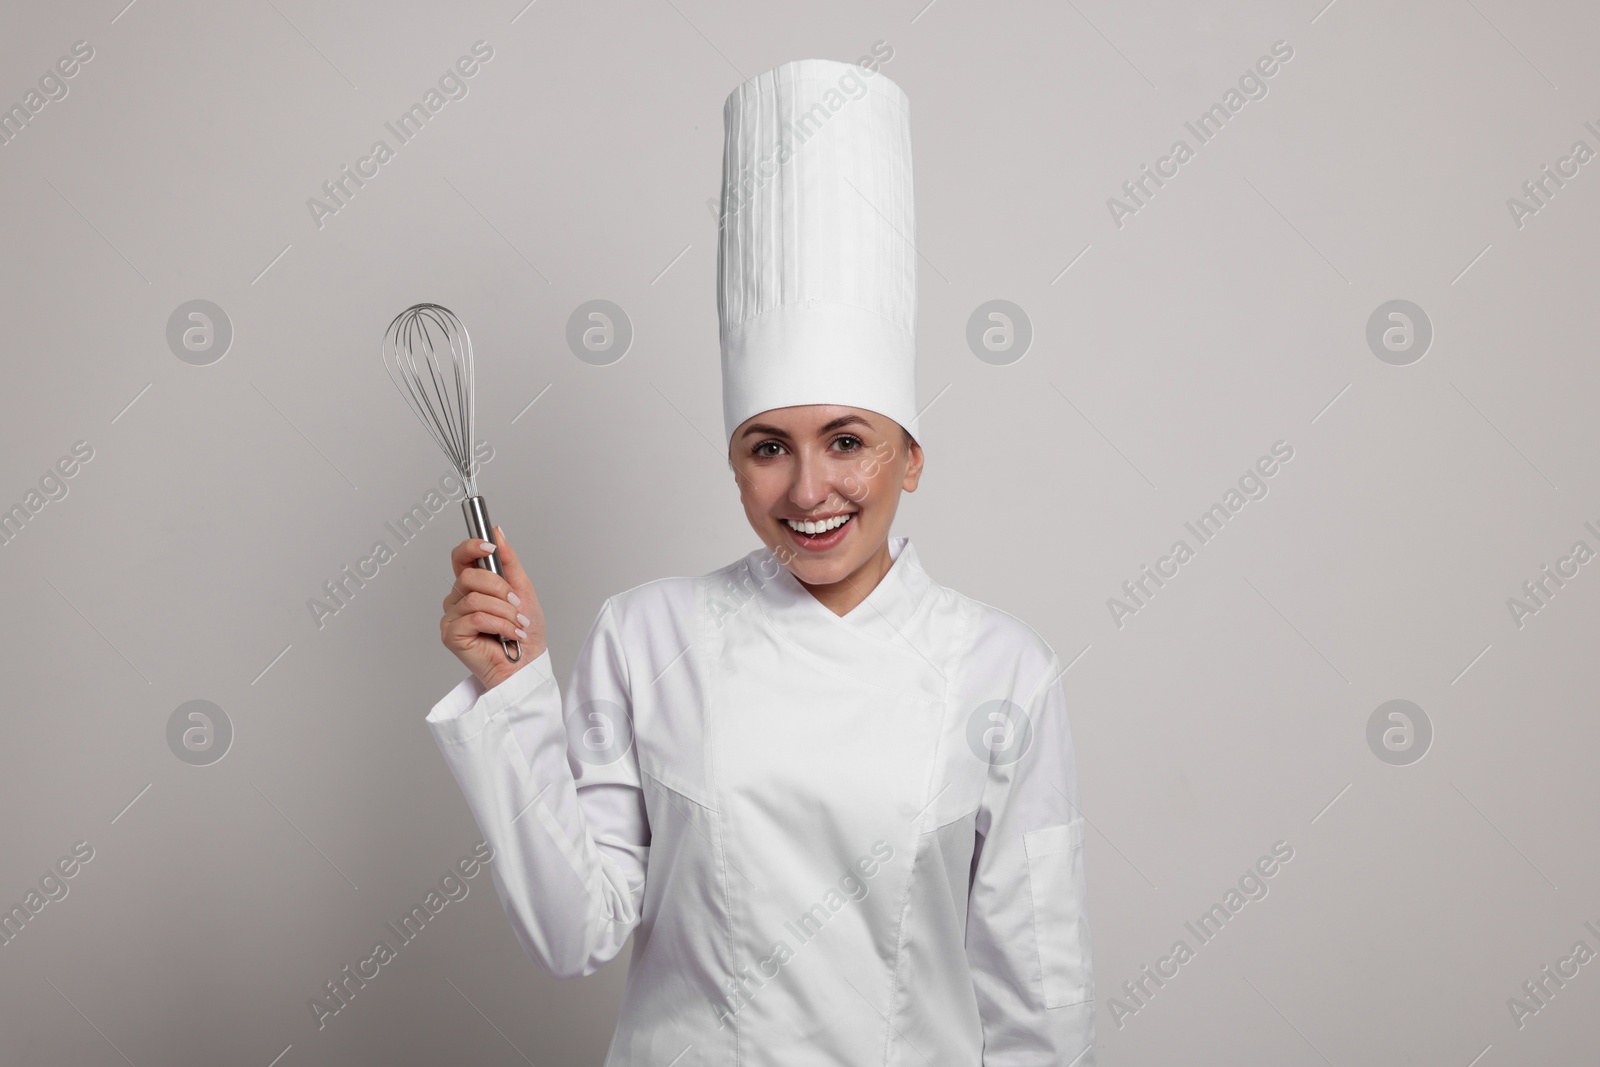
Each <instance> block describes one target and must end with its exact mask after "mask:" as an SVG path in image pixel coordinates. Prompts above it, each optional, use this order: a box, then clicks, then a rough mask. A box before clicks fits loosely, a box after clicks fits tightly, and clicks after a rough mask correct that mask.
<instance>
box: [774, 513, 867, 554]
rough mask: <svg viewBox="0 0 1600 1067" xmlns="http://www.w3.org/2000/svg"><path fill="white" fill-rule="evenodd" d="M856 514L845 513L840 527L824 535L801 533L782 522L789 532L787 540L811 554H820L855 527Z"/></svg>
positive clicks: (841, 539)
mask: <svg viewBox="0 0 1600 1067" xmlns="http://www.w3.org/2000/svg"><path fill="white" fill-rule="evenodd" d="M856 514H857V513H856V512H853V511H852V512H849V513H847V514H846V516H845V521H844V523H843V524H842V525H839V526H836V527H834V528H833V529H831V530H829V531H827V532H826V533H818V534H808V533H802V532H801V531H799V530H796V529H795V528H794V527H793V526H790V525H789V524H788V522H786V521H785V522H783V528H784V529H785V530H787V531H788V532H789V538H790V539H791V540H792V541H793V542H794V543H795V544H797V545H799V546H800V547H801V548H804V549H807V550H809V551H812V552H821V551H823V550H825V549H829V548H832V547H833V546H834V545H836V544H838V543H839V542H840V541H843V540H844V539H845V536H846V535H847V534H848V533H849V532H850V530H851V529H852V528H853V527H854V526H855V520H856ZM835 517H837V516H835ZM811 521H816V520H811Z"/></svg>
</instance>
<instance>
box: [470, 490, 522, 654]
mask: <svg viewBox="0 0 1600 1067" xmlns="http://www.w3.org/2000/svg"><path fill="white" fill-rule="evenodd" d="M461 511H462V514H464V515H466V517H467V532H468V533H469V534H471V535H472V536H473V537H476V538H477V539H478V540H480V541H488V542H490V543H493V542H494V527H493V526H492V525H491V524H490V523H489V505H488V504H486V503H485V502H484V499H483V497H481V496H469V497H467V498H466V499H465V500H463V501H462V502H461ZM478 566H480V567H482V568H483V569H484V570H489V571H493V572H494V573H496V574H498V575H500V577H502V578H504V577H505V571H503V570H501V569H500V553H498V552H493V553H490V554H489V555H487V556H482V557H480V558H479V559H478ZM500 647H501V648H502V649H504V650H505V654H506V659H508V660H510V661H511V662H512V663H515V662H517V661H518V660H520V659H521V658H522V643H521V642H520V641H511V640H509V639H507V638H505V637H502V638H500Z"/></svg>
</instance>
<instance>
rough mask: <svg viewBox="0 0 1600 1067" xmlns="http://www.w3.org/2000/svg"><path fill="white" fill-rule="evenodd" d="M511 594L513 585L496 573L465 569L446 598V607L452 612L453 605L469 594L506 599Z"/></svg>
mask: <svg viewBox="0 0 1600 1067" xmlns="http://www.w3.org/2000/svg"><path fill="white" fill-rule="evenodd" d="M510 592H511V583H509V582H507V581H506V580H505V579H504V578H502V577H500V575H498V574H496V573H495V572H494V571H487V570H484V569H483V568H481V567H465V568H463V569H462V571H461V572H460V573H459V574H457V575H456V580H455V582H454V583H452V584H451V586H450V592H449V593H448V594H447V595H446V596H445V598H444V607H445V610H446V611H448V610H450V606H451V605H452V604H454V603H455V602H456V601H458V600H460V599H461V598H462V597H464V596H466V595H467V594H468V593H488V594H490V595H491V596H497V597H501V598H502V599H505V598H506V597H507V594H508V593H510Z"/></svg>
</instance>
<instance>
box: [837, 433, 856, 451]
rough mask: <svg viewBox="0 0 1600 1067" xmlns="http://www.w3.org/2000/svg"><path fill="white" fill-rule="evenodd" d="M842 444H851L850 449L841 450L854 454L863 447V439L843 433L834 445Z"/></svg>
mask: <svg viewBox="0 0 1600 1067" xmlns="http://www.w3.org/2000/svg"><path fill="white" fill-rule="evenodd" d="M840 442H850V445H849V447H847V448H843V449H841V450H840V451H843V452H854V451H856V450H858V449H860V448H861V447H863V446H862V441H861V438H859V437H857V436H856V435H855V434H853V433H842V434H840V435H839V436H838V437H835V438H834V439H833V443H834V444H839V443H840Z"/></svg>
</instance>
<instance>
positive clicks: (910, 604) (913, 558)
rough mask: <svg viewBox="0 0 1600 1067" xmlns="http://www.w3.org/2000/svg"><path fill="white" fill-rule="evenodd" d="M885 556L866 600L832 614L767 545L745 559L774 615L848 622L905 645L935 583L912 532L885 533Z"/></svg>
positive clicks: (807, 620) (817, 622) (827, 622)
mask: <svg viewBox="0 0 1600 1067" xmlns="http://www.w3.org/2000/svg"><path fill="white" fill-rule="evenodd" d="M889 557H890V559H892V560H893V562H892V563H891V564H890V565H889V570H888V571H887V572H886V573H885V574H884V576H883V578H882V579H881V580H880V581H879V582H878V584H877V585H876V586H875V587H873V590H872V592H870V593H868V594H867V596H866V599H865V600H863V601H862V602H861V603H859V604H857V605H856V606H855V607H854V608H851V609H850V611H848V612H846V613H845V614H844V615H835V614H834V613H833V610H832V609H831V608H829V607H827V606H826V605H825V604H823V603H822V601H820V600H818V599H817V598H816V596H815V595H813V594H812V592H811V590H809V589H807V588H806V587H805V585H804V584H802V583H801V581H800V579H798V578H796V577H795V576H794V575H793V574H792V573H791V572H790V571H789V568H788V567H785V566H784V565H783V564H782V563H780V562H779V561H778V558H777V556H775V555H774V554H773V552H772V550H771V549H769V548H767V547H766V546H765V545H763V546H762V547H761V548H758V549H756V550H755V551H754V552H751V553H750V554H749V555H748V556H746V557H745V561H746V565H747V566H748V567H749V568H750V573H751V575H752V576H753V577H754V578H755V580H756V582H757V584H758V585H759V586H760V588H761V595H762V597H763V599H764V600H765V602H766V605H767V607H768V610H770V611H771V612H772V613H773V614H774V616H776V617H777V618H779V619H787V620H791V621H798V622H802V623H804V624H806V625H831V626H845V627H850V628H853V629H856V630H859V631H861V632H864V633H867V634H872V635H874V636H876V637H879V638H881V639H883V640H885V641H888V642H889V643H891V644H896V645H902V646H903V645H905V644H906V637H905V633H904V631H905V629H906V626H907V624H908V623H909V622H910V621H911V619H912V617H913V616H915V615H916V613H917V608H918V607H919V606H920V605H921V604H922V601H923V598H924V597H926V596H927V594H928V591H929V590H930V589H932V588H933V584H934V583H933V579H932V578H931V577H929V576H928V572H927V571H925V570H923V569H922V564H921V562H920V561H919V560H918V559H917V550H916V548H915V547H914V546H913V545H912V544H911V538H910V537H907V536H899V537H891V538H889Z"/></svg>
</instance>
